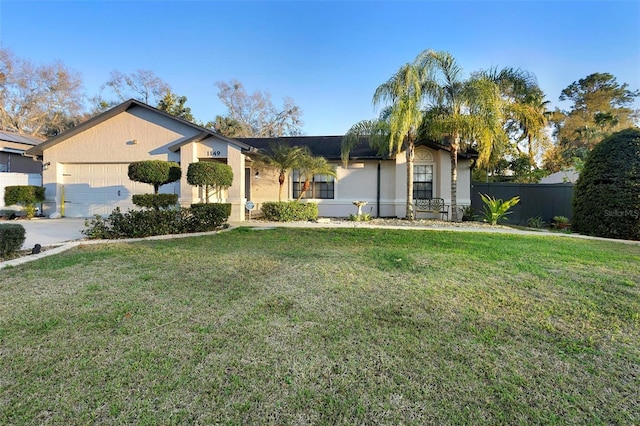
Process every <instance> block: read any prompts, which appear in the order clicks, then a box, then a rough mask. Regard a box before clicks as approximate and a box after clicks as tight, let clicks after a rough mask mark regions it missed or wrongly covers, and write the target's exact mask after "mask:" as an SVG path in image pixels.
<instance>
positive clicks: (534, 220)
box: [527, 216, 545, 229]
mask: <svg viewBox="0 0 640 426" xmlns="http://www.w3.org/2000/svg"><path fill="white" fill-rule="evenodd" d="M544 225H545V222H544V220H543V219H542V216H534V217H530V218H529V219H527V226H528V227H529V228H537V229H540V228H544Z"/></svg>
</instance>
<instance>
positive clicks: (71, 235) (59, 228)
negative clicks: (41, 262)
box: [0, 218, 85, 249]
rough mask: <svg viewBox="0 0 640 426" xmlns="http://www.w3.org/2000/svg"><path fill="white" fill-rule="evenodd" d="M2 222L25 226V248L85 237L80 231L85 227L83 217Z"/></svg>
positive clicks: (23, 246)
mask: <svg viewBox="0 0 640 426" xmlns="http://www.w3.org/2000/svg"><path fill="white" fill-rule="evenodd" d="M0 223H15V224H18V225H22V226H23V227H24V229H25V231H26V239H25V241H24V244H23V245H22V248H23V249H30V248H32V247H33V246H34V245H36V244H40V245H41V246H43V247H44V246H51V245H57V244H62V243H64V242H67V241H73V240H80V239H83V238H85V236H84V235H83V234H82V233H81V232H80V231H82V230H83V229H84V219H82V218H62V219H39V218H37V219H32V220H8V221H5V220H3V221H0Z"/></svg>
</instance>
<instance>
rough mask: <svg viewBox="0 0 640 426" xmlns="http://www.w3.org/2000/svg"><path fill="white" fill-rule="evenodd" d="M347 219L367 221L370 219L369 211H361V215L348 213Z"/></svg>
mask: <svg viewBox="0 0 640 426" xmlns="http://www.w3.org/2000/svg"><path fill="white" fill-rule="evenodd" d="M349 220H350V221H352V222H369V221H370V220H371V215H370V214H369V213H362V214H361V215H357V214H350V215H349Z"/></svg>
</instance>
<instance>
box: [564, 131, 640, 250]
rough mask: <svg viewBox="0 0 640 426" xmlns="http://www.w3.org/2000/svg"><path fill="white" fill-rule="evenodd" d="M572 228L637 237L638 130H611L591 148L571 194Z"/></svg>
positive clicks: (639, 217)
mask: <svg viewBox="0 0 640 426" xmlns="http://www.w3.org/2000/svg"><path fill="white" fill-rule="evenodd" d="M572 229H573V230H574V231H577V232H581V233H583V234H587V235H595V236H598V237H608V238H622V239H630V240H640V130H639V129H627V130H623V131H621V132H618V133H614V134H613V135H611V136H610V137H608V138H606V139H605V140H603V141H602V142H600V143H599V144H598V145H596V147H595V148H594V149H593V151H591V153H590V154H589V157H588V158H587V161H586V162H585V165H584V169H583V171H582V173H581V174H580V178H579V179H578V182H577V183H576V187H575V192H574V196H573V220H572Z"/></svg>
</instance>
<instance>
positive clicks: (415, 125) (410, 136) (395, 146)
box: [342, 63, 425, 220]
mask: <svg viewBox="0 0 640 426" xmlns="http://www.w3.org/2000/svg"><path fill="white" fill-rule="evenodd" d="M424 77H425V74H424V72H423V69H421V67H420V66H419V64H417V63H407V64H405V65H403V66H402V67H400V69H399V70H398V71H397V72H396V73H395V74H394V75H392V76H391V78H390V79H389V80H388V81H386V82H385V83H382V84H381V85H380V86H378V88H377V89H376V91H375V93H374V95H373V104H374V106H379V105H381V104H384V105H386V108H384V109H383V111H382V112H381V114H380V118H378V119H377V120H369V121H362V122H360V123H357V124H355V125H354V126H353V127H352V128H351V129H350V130H349V132H347V135H345V138H344V139H343V143H342V154H343V161H344V159H345V157H346V158H347V159H348V153H349V151H350V150H351V149H352V148H353V147H354V146H355V145H356V144H357V143H359V141H360V138H361V137H362V136H367V137H368V138H369V143H370V145H371V146H373V147H376V148H378V150H379V151H380V152H386V153H396V154H397V153H400V152H401V151H403V150H404V151H405V154H406V160H407V205H406V217H407V219H410V220H413V218H414V212H413V163H414V158H415V142H416V139H417V135H418V129H419V128H420V125H421V124H422V120H423V116H424V115H423V113H422V110H421V107H422V101H423V98H424V93H423V80H424ZM366 132H368V133H366ZM385 145H386V146H385ZM345 154H346V155H345Z"/></svg>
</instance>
